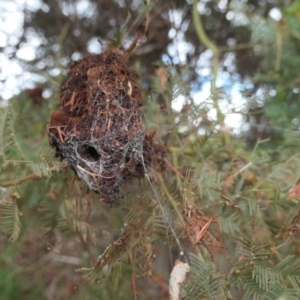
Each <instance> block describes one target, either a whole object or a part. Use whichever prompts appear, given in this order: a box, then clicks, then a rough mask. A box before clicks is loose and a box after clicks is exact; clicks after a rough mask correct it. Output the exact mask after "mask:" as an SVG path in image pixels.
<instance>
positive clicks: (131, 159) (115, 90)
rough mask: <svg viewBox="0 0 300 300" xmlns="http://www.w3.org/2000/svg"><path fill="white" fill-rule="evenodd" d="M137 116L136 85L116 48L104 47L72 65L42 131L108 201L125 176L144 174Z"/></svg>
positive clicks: (145, 155) (145, 156)
mask: <svg viewBox="0 0 300 300" xmlns="http://www.w3.org/2000/svg"><path fill="white" fill-rule="evenodd" d="M142 117H143V113H142V102H141V90H140V87H139V86H138V84H137V83H136V82H135V80H134V78H133V76H132V75H131V73H130V72H129V70H128V68H127V66H126V61H125V59H124V56H123V54H122V53H121V51H120V50H118V49H109V50H107V51H106V52H104V53H102V54H100V55H87V56H86V57H85V58H84V59H82V60H81V61H78V62H76V63H75V64H74V65H73V66H72V67H71V69H70V71H69V73H68V76H67V78H66V80H65V81H64V82H63V84H62V86H61V93H60V108H59V109H58V110H56V111H54V112H53V113H52V115H51V120H50V124H48V126H47V131H48V135H49V140H50V144H51V145H52V146H53V147H54V148H55V149H56V155H57V156H58V157H60V158H61V159H66V160H67V161H68V162H69V163H70V165H72V167H73V169H74V170H75V171H76V173H77V175H78V177H80V178H81V179H83V180H84V181H85V182H86V183H87V184H88V186H89V188H90V189H92V190H94V191H98V192H99V191H101V194H102V196H103V198H104V200H105V201H106V202H111V201H112V197H113V196H115V195H116V194H117V193H118V192H119V188H120V186H121V185H122V183H123V182H124V180H125V179H127V178H129V177H142V176H144V174H145V165H149V164H150V162H151V153H152V151H153V145H152V138H151V137H149V136H146V134H145V128H144V125H143V123H142Z"/></svg>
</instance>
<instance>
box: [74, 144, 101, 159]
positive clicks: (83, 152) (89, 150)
mask: <svg viewBox="0 0 300 300" xmlns="http://www.w3.org/2000/svg"><path fill="white" fill-rule="evenodd" d="M78 154H79V156H80V157H81V158H82V159H85V160H88V161H97V160H99V159H100V154H99V153H98V152H97V150H96V149H95V148H94V147H93V146H90V145H81V146H79V147H78Z"/></svg>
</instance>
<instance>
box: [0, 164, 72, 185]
mask: <svg viewBox="0 0 300 300" xmlns="http://www.w3.org/2000/svg"><path fill="white" fill-rule="evenodd" d="M66 166H67V164H66V163H64V162H63V163H61V164H60V166H53V167H51V168H50V169H49V170H50V171H51V172H52V171H60V170H61V169H63V168H65V167H66ZM41 178H42V177H40V176H37V175H36V174H30V175H27V176H24V177H21V178H18V179H13V180H8V181H2V182H0V186H1V187H9V186H14V185H18V184H21V183H23V182H26V181H31V180H36V179H41Z"/></svg>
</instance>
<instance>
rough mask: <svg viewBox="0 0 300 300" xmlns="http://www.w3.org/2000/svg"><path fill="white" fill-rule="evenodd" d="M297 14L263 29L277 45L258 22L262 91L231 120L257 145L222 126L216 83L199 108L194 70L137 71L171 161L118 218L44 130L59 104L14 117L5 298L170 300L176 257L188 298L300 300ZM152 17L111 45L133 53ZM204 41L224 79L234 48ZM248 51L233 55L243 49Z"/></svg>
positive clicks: (129, 187) (19, 109) (8, 141)
mask: <svg viewBox="0 0 300 300" xmlns="http://www.w3.org/2000/svg"><path fill="white" fill-rule="evenodd" d="M195 2H197V1H195ZM153 9H154V8H153V5H152V4H151V3H149V2H148V4H147V5H143V6H141V7H140V11H139V15H140V19H141V18H145V19H147V20H150V19H151V18H152V17H153V15H152V14H151V12H152V10H153ZM191 9H192V8H191ZM194 9H195V8H194ZM298 11H299V7H296V6H293V5H292V6H290V7H288V8H287V9H286V10H283V13H284V19H283V20H282V22H286V23H284V24H281V23H280V24H279V23H278V24H276V26H275V27H274V26H273V25H274V22H272V21H271V20H268V21H266V20H265V19H263V18H262V19H261V22H265V24H264V25H265V26H264V27H263V28H264V30H265V31H266V33H265V36H268V38H269V39H267V40H263V39H261V36H260V35H259V34H258V30H261V29H258V28H257V24H255V22H254V21H255V20H256V19H255V16H253V18H250V19H251V24H249V27H250V28H251V30H252V33H253V34H252V39H253V45H252V44H251V45H247V46H248V47H250V46H251V47H252V48H254V47H255V45H256V46H257V44H260V47H261V49H262V50H261V53H260V54H261V60H262V64H261V69H260V70H257V72H256V75H255V76H254V78H251V80H252V82H253V85H254V86H253V90H252V91H250V92H249V91H247V90H244V91H243V92H244V97H245V99H247V101H248V102H247V104H245V105H244V106H243V107H242V109H241V110H240V111H238V108H237V107H234V108H233V110H234V112H239V113H241V114H243V115H244V116H245V122H246V121H247V120H248V121H249V122H248V125H249V124H250V125H251V124H252V125H253V126H252V125H251V126H250V125H249V129H248V131H247V135H246V134H244V132H243V131H240V132H239V134H233V133H232V132H230V130H228V128H226V126H225V125H224V118H225V116H224V115H223V112H222V109H221V108H220V106H221V103H222V101H224V100H223V99H224V97H223V96H224V94H222V91H221V90H218V89H217V88H216V85H215V84H212V87H213V86H215V89H213V88H212V90H211V96H210V97H209V98H208V99H201V100H203V101H201V103H199V102H198V103H197V102H196V101H195V91H197V89H198V88H199V84H198V83H197V79H196V80H195V78H197V77H198V75H197V74H195V70H194V69H193V68H192V67H189V66H179V65H177V66H174V65H171V64H170V65H165V64H163V63H162V62H161V61H156V62H153V63H154V64H155V65H156V71H155V73H153V74H150V75H149V74H148V73H147V74H145V69H143V68H142V66H141V64H139V63H138V62H136V63H135V64H134V68H135V72H136V73H137V75H139V76H138V77H139V78H140V85H141V86H142V87H143V103H144V106H145V109H144V114H145V116H144V119H145V124H146V126H147V127H148V129H149V130H155V131H156V134H155V139H156V142H157V143H159V144H160V145H162V146H164V147H165V148H166V149H167V150H168V151H167V154H166V155H165V157H164V158H163V162H162V161H157V162H154V164H153V165H152V166H145V167H146V171H147V172H146V176H145V178H144V179H142V180H141V179H140V180H134V179H132V180H131V181H128V182H127V183H126V184H125V185H124V187H123V191H122V197H120V199H115V203H114V204H112V205H111V206H109V205H106V204H104V203H102V202H101V195H98V194H95V193H93V192H91V191H88V189H87V187H86V185H85V184H84V182H82V181H80V180H79V179H78V178H77V177H76V176H75V175H74V172H73V171H72V170H71V169H70V167H69V166H68V165H67V163H66V162H59V161H58V160H57V159H56V158H55V157H54V153H53V151H52V149H51V148H50V147H49V146H48V140H47V136H46V133H45V127H46V124H47V123H48V120H49V117H50V113H51V112H52V111H53V110H54V105H55V103H57V99H51V101H44V103H43V104H40V105H35V106H34V105H33V104H32V103H31V102H30V99H29V98H28V97H27V96H25V95H19V96H17V97H15V99H12V101H10V102H9V103H8V104H6V105H3V107H2V108H1V109H0V162H1V166H0V169H1V174H0V186H1V191H0V192H1V200H0V228H1V231H2V232H3V236H2V237H1V244H3V245H4V247H3V249H4V250H3V255H2V258H1V260H0V264H1V272H4V274H5V276H4V277H5V280H7V281H9V282H10V283H11V286H10V288H8V287H7V286H6V289H4V288H3V289H2V286H5V284H3V283H2V281H0V288H1V290H3V291H4V292H3V293H4V294H3V295H4V296H3V297H4V299H15V298H13V297H19V296H18V295H17V296H15V294H14V293H16V292H15V290H18V291H20V290H21V291H23V295H26V297H27V298H28V299H29V298H30V299H40V298H41V297H42V298H43V297H44V298H45V297H47V298H49V299H68V298H69V297H71V295H72V297H73V298H74V299H83V298H84V299H93V298H95V297H96V298H99V299H128V298H135V299H158V298H160V299H166V298H167V297H168V285H167V279H168V276H169V274H170V271H171V269H172V265H173V263H174V261H175V259H176V258H180V259H181V260H182V261H185V260H186V261H187V262H188V263H189V264H190V266H191V271H190V273H189V275H188V277H187V279H186V281H185V282H184V283H183V285H182V291H183V293H184V294H185V299H212V300H215V299H224V300H225V299H243V300H247V299H248V300H250V299H257V300H271V299H272V300H273V299H274V300H275V299H297V298H299V296H298V295H299V294H300V260H299V253H298V252H299V239H298V237H299V234H300V217H299V215H300V213H299V211H300V205H299V203H298V202H299V197H300V192H299V190H300V189H299V181H298V179H299V177H300V158H299V154H300V152H299V147H298V142H297V140H298V138H299V130H298V127H297V126H298V125H297V124H298V123H299V120H298V117H299V111H300V110H299V105H298V104H297V101H298V94H297V93H294V92H295V89H297V86H298V81H297V76H298V73H297V71H295V70H294V71H293V72H294V73H293V75H291V74H290V72H289V70H290V69H291V61H292V60H295V63H297V64H298V63H299V59H298V57H297V55H296V53H297V43H296V41H298V39H299V35H298V31H299V28H298V25H297V24H296V23H295V18H297V13H298ZM194 18H195V20H194V23H193V24H194V25H195V26H197V24H198V25H199V24H201V23H199V22H198V21H199V20H198V21H197V16H194ZM140 19H138V21H132V19H131V18H129V17H128V18H127V21H126V22H125V25H124V26H123V27H122V30H121V31H120V32H118V34H115V38H114V39H113V41H112V44H114V43H117V44H118V45H120V44H122V42H123V43H124V40H125V42H127V40H126V38H127V36H129V33H131V31H132V28H136V27H137V26H138V24H139V22H140V21H139V20H140ZM200 21H201V20H200ZM149 22H150V21H149ZM150 24H151V23H150ZM147 26H150V25H149V24H148V25H147ZM272 26H273V27H272ZM259 28H261V27H259ZM198 29H199V28H198ZM143 30H144V28H143ZM143 30H142V31H143ZM198 32H200V33H199V34H200V35H199V38H200V39H201V38H202V39H203V36H202V37H201V30H200V31H198ZM284 36H285V37H286V38H283V37H284ZM206 38H208V37H206ZM274 39H275V40H276V41H277V43H273V41H274ZM216 42H217V41H216ZM202 43H203V45H205V46H206V47H207V48H209V49H210V47H212V48H213V49H210V50H214V51H212V52H213V53H217V54H218V56H217V59H215V60H214V59H213V60H212V61H213V63H214V64H215V67H217V68H215V69H214V70H217V71H218V67H220V62H219V61H218V60H219V59H220V61H221V62H223V63H224V61H222V55H221V53H222V51H223V50H222V48H221V47H220V49H219V48H218V49H217V51H216V49H215V48H214V47H213V46H212V44H210V43H209V41H207V40H206V39H205V37H204V40H203V41H202ZM244 46H245V45H244ZM216 47H217V46H216ZM236 47H237V49H235V50H234V49H231V48H230V47H229V48H230V49H228V53H230V52H231V51H237V52H238V51H241V50H239V49H238V45H236ZM133 50H134V49H133ZM268 50H269V51H271V53H275V56H276V61H275V66H274V62H273V61H271V60H270V58H269V57H268V55H269V53H270V52H269V51H268ZM224 51H225V50H224ZM226 51H227V50H226ZM288 51H290V54H288V53H287V52H288ZM133 52H134V51H132V53H131V54H133ZM214 55H216V54H214ZM131 57H134V56H131ZM217 71H216V72H217ZM54 80H55V79H54ZM213 80H215V79H214V78H213ZM255 90H256V91H257V90H259V92H258V93H256V92H255ZM274 90H276V93H275V94H276V95H277V96H272V95H274V93H273V92H274ZM272 91H273V92H272ZM296 92H297V90H296ZM56 93H57V91H56ZM224 93H225V92H224ZM247 93H248V94H247ZM262 95H263V96H262ZM179 97H182V98H184V100H185V104H184V105H183V107H182V108H181V109H180V111H178V110H175V109H174V106H173V104H174V102H176V101H178V98H179ZM260 97H263V101H262V100H261V99H260ZM286 99H287V100H286ZM230 100H231V99H228V101H229V102H230ZM283 108H284V109H283ZM212 110H213V111H215V112H216V117H212V116H211V111H212ZM278 111H281V112H282V114H281V113H280V114H279V112H278ZM251 118H252V120H253V118H254V119H255V122H258V121H259V120H266V121H265V123H263V122H262V123H261V124H258V123H255V122H254V121H253V122H252V123H251V122H250V119H251ZM260 118H261V119H260ZM264 118H265V119H264ZM297 122H298V123H297ZM255 124H256V125H257V126H256V127H258V126H261V131H259V130H258V131H256V129H257V128H256V127H255V126H254V125H255ZM264 125H265V127H264ZM283 125H284V126H285V127H283ZM296 125H297V126H296ZM267 129H270V130H269V131H268V130H267ZM245 135H246V136H245ZM45 266H46V267H45ZM13 270H14V272H13ZM28 276H30V278H32V280H31V281H30V282H26V283H25V281H23V279H24V278H26V277H28ZM3 282H4V281H3ZM16 287H18V288H16Z"/></svg>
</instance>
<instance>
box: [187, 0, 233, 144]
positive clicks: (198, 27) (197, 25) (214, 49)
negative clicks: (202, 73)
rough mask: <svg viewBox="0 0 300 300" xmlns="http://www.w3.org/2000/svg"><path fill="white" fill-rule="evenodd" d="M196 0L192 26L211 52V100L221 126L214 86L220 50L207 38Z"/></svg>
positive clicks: (219, 110) (221, 119)
mask: <svg viewBox="0 0 300 300" xmlns="http://www.w3.org/2000/svg"><path fill="white" fill-rule="evenodd" d="M197 4H198V0H194V2H193V21H194V26H195V30H196V33H197V36H198V38H199V41H200V42H201V43H202V44H203V45H204V46H205V47H206V48H207V49H209V50H211V51H212V53H213V65H212V79H211V95H212V100H213V104H214V108H215V110H216V111H217V120H218V123H219V124H220V126H223V124H224V119H225V117H224V114H223V113H222V111H221V109H220V106H219V103H218V98H217V87H216V81H217V76H218V71H219V64H220V61H219V54H220V50H219V49H218V47H217V46H216V45H215V44H214V43H213V42H212V41H211V40H210V39H209V37H208V36H207V34H206V32H205V30H204V27H203V24H202V20H201V15H200V14H199V12H198V8H197ZM224 137H225V143H226V144H227V143H229V135H228V133H226V132H225V136H224Z"/></svg>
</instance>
